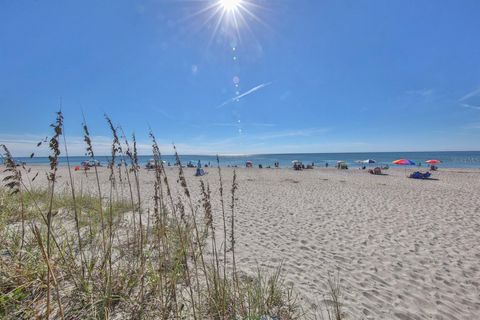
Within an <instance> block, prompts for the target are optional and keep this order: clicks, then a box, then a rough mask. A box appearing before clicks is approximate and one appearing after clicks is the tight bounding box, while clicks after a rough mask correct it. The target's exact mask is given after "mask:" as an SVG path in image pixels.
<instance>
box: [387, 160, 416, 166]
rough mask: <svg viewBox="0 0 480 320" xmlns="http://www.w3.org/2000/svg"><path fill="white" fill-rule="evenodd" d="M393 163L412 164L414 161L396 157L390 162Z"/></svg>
mask: <svg viewBox="0 0 480 320" xmlns="http://www.w3.org/2000/svg"><path fill="white" fill-rule="evenodd" d="M392 163H393V164H397V165H400V166H414V165H415V162H413V161H412V160H409V159H398V160H395V161H393V162H392Z"/></svg>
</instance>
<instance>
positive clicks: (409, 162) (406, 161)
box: [392, 159, 415, 175]
mask: <svg viewBox="0 0 480 320" xmlns="http://www.w3.org/2000/svg"><path fill="white" fill-rule="evenodd" d="M392 163H393V164H396V165H399V166H414V165H415V162H413V161H412V160H409V159H398V160H395V161H393V162H392ZM406 174H407V168H405V175H406Z"/></svg>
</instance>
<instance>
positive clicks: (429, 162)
mask: <svg viewBox="0 0 480 320" xmlns="http://www.w3.org/2000/svg"><path fill="white" fill-rule="evenodd" d="M425 162H426V163H428V164H439V163H440V162H442V161H440V160H436V159H432V160H427V161H425Z"/></svg>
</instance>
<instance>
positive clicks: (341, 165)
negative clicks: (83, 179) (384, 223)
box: [75, 159, 441, 179]
mask: <svg viewBox="0 0 480 320" xmlns="http://www.w3.org/2000/svg"><path fill="white" fill-rule="evenodd" d="M400 160H404V161H405V163H398V161H400ZM400 160H396V161H393V162H392V163H394V164H400V165H402V164H408V165H416V166H418V167H421V166H422V163H421V162H418V163H417V164H415V163H414V162H412V161H410V160H405V159H400ZM433 161H434V162H433ZM356 162H357V163H359V164H362V166H361V167H359V169H360V170H366V171H367V172H368V173H370V174H374V175H384V173H383V172H382V171H383V170H388V169H389V165H388V164H386V165H383V166H375V167H374V168H367V165H366V164H372V163H376V162H375V161H374V160H371V159H369V160H358V161H356ZM426 162H427V163H428V165H429V171H427V172H420V171H415V172H413V173H412V174H410V175H409V177H410V178H412V179H428V178H430V176H431V172H430V171H437V170H438V167H437V166H436V165H435V164H438V163H440V162H441V161H439V160H427V161H426ZM162 164H163V165H166V166H169V167H170V166H171V165H172V164H171V163H170V162H166V161H162ZM119 165H121V164H119ZM156 165H157V162H156V161H155V160H153V159H151V160H149V161H148V162H147V164H146V165H145V168H146V169H148V170H150V169H154V168H155V167H156ZM179 165H180V163H178V162H177V163H175V164H174V166H179ZM99 166H101V163H100V162H99V161H97V160H90V161H84V162H82V164H81V165H80V166H76V167H75V170H76V171H77V170H81V169H83V170H88V169H90V168H91V167H99ZM210 166H211V164H210V162H208V163H205V164H203V165H202V163H201V161H200V160H198V161H197V163H194V162H192V161H189V162H188V163H187V165H186V167H187V168H196V171H195V176H204V175H205V174H207V172H206V171H205V170H204V168H209V167H210ZM227 167H233V168H238V165H230V164H229V165H227ZM245 167H246V168H253V167H254V163H253V161H251V160H248V161H246V162H245ZM328 167H329V162H325V168H328ZM258 168H259V169H263V168H266V169H270V168H280V162H278V161H275V162H274V163H273V165H267V166H264V165H263V164H261V163H260V164H258ZM291 168H292V169H294V170H297V171H299V170H306V169H314V168H315V163H314V162H311V163H309V164H306V165H305V164H304V163H303V162H302V161H299V160H293V161H292V167H291ZM335 168H336V169H339V170H347V169H348V164H347V162H346V161H337V162H336V164H335ZM367 169H368V170H367Z"/></svg>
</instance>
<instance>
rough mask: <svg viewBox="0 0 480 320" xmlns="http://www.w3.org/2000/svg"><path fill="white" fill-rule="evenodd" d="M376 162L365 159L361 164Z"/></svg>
mask: <svg viewBox="0 0 480 320" xmlns="http://www.w3.org/2000/svg"><path fill="white" fill-rule="evenodd" d="M376 162H377V161H375V160H373V159H367V160H363V161H362V163H376Z"/></svg>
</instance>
